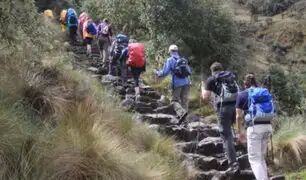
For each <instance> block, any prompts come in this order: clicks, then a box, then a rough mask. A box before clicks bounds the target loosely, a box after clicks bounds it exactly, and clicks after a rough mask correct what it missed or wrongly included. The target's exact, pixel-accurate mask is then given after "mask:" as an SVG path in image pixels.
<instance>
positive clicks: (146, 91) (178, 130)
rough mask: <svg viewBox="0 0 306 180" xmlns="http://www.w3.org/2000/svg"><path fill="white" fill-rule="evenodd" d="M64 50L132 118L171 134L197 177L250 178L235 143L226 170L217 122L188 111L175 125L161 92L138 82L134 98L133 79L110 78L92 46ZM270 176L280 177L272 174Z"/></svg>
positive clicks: (206, 179) (204, 179)
mask: <svg viewBox="0 0 306 180" xmlns="http://www.w3.org/2000/svg"><path fill="white" fill-rule="evenodd" d="M68 51H70V52H73V53H74V57H75V59H74V62H73V65H74V68H77V69H78V68H81V69H83V70H86V71H90V72H92V74H93V77H95V78H97V79H98V80H99V81H100V82H101V84H102V85H103V86H107V87H108V88H109V90H110V93H116V94H117V95H119V97H120V98H121V100H122V101H121V103H120V107H121V108H122V109H123V110H125V111H129V112H131V113H134V116H133V117H134V118H133V119H134V120H135V121H137V122H143V123H148V124H149V127H150V128H152V129H154V130H156V131H157V132H159V133H161V134H165V135H168V136H172V137H174V139H175V140H176V141H177V143H176V147H177V148H178V150H179V152H180V154H181V156H182V157H184V158H185V162H186V163H188V168H189V170H190V171H191V172H192V173H194V174H195V175H196V179H198V180H210V179H213V180H253V179H255V178H254V175H253V173H252V171H251V169H250V165H249V162H248V157H247V154H246V148H245V147H243V146H242V145H238V144H237V145H236V149H237V155H238V161H239V164H240V167H241V172H240V174H237V175H235V174H231V173H227V172H226V170H227V168H228V162H227V160H226V158H225V155H224V153H223V145H222V140H221V138H220V134H219V131H218V126H217V124H209V123H204V122H205V118H204V119H201V117H198V116H196V115H188V116H187V119H186V122H188V123H185V124H184V125H180V126H179V125H176V123H177V122H178V120H177V119H176V117H175V111H174V107H173V106H172V105H171V104H165V103H164V102H163V100H162V99H163V98H162V96H161V95H160V94H159V93H158V92H157V91H155V90H154V89H152V88H151V87H150V86H145V85H144V84H142V92H141V97H140V98H139V99H137V101H136V100H135V96H134V84H133V80H132V79H129V80H128V81H127V82H126V83H122V82H121V81H120V79H119V77H114V78H110V77H109V76H108V75H107V69H106V68H99V67H101V65H102V64H100V63H99V61H100V59H99V51H98V49H97V48H96V47H95V46H94V47H93V56H92V57H91V58H88V57H87V56H86V47H85V46H80V45H77V46H70V47H69V48H68ZM273 179H284V178H283V177H275V178H273Z"/></svg>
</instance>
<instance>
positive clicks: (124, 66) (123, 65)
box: [120, 58, 127, 82]
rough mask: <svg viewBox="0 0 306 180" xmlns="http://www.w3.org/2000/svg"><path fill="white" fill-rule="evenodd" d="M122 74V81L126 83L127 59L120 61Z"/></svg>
mask: <svg viewBox="0 0 306 180" xmlns="http://www.w3.org/2000/svg"><path fill="white" fill-rule="evenodd" d="M120 73H121V79H122V81H123V82H126V80H127V65H126V61H125V58H124V59H120Z"/></svg>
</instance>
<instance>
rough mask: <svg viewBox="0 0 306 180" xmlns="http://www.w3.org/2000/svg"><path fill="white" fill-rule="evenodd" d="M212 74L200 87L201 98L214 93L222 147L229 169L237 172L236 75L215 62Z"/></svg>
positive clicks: (237, 88)
mask: <svg viewBox="0 0 306 180" xmlns="http://www.w3.org/2000/svg"><path fill="white" fill-rule="evenodd" d="M210 70H211V73H212V75H211V76H210V77H208V79H207V80H206V82H205V84H203V85H204V86H203V85H202V87H201V93H202V94H201V96H202V98H203V100H210V97H211V95H212V93H213V94H214V107H215V109H216V112H217V115H218V125H219V131H220V134H221V138H222V141H223V148H224V149H225V154H226V156H227V159H228V163H229V169H228V172H229V171H232V172H234V173H237V172H239V163H238V162H237V157H236V149H235V146H234V137H233V133H232V132H233V130H232V124H233V123H234V121H235V116H236V115H235V104H236V97H237V94H238V90H239V87H238V85H237V83H236V77H235V75H234V74H233V73H231V72H229V71H224V70H223V67H222V65H221V64H220V63H218V62H215V63H213V64H212V65H211V66H210Z"/></svg>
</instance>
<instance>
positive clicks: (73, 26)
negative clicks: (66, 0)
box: [66, 8, 78, 44]
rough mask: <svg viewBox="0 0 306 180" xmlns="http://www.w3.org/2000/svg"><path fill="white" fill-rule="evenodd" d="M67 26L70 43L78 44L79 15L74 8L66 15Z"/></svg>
mask: <svg viewBox="0 0 306 180" xmlns="http://www.w3.org/2000/svg"><path fill="white" fill-rule="evenodd" d="M66 19H67V26H68V33H69V39H70V43H71V44H74V43H75V42H76V36H77V30H78V15H77V13H76V11H75V10H74V9H73V8H69V9H68V10H67V13H66Z"/></svg>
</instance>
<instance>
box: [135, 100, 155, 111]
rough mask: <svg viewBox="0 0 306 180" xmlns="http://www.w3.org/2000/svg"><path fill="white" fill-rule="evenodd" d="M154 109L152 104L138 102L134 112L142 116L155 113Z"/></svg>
mask: <svg viewBox="0 0 306 180" xmlns="http://www.w3.org/2000/svg"><path fill="white" fill-rule="evenodd" d="M153 109H154V108H153V107H152V106H151V105H150V104H147V103H142V102H136V103H135V108H134V110H135V111H136V112H138V113H141V114H151V113H154V111H153Z"/></svg>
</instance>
